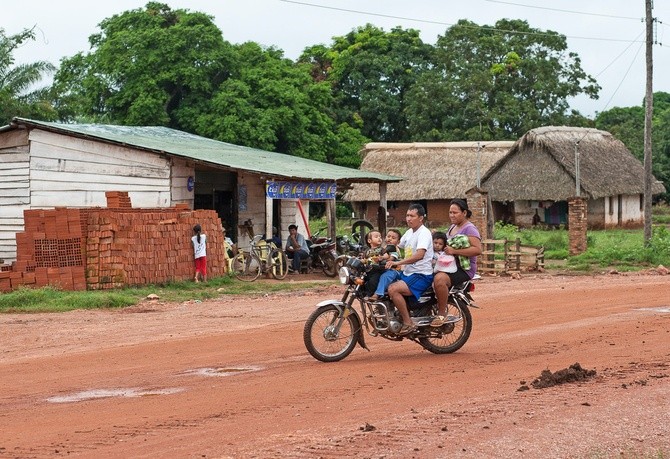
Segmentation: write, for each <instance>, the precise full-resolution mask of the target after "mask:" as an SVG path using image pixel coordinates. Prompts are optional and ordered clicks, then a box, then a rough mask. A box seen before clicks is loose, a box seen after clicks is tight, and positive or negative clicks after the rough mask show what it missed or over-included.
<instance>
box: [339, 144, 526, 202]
mask: <svg viewBox="0 0 670 459" xmlns="http://www.w3.org/2000/svg"><path fill="white" fill-rule="evenodd" d="M513 144H514V142H511V141H496V142H494V141H490V142H479V143H478V142H434V143H433V142H431V143H368V144H367V145H366V146H365V148H364V149H363V150H362V151H361V154H362V156H363V162H362V164H361V170H365V171H370V172H381V173H384V174H391V175H395V176H400V177H404V178H405V180H404V181H402V182H399V183H389V184H388V188H387V192H386V198H387V200H389V201H414V200H419V199H426V200H436V199H452V198H464V197H465V192H466V191H467V190H469V189H470V188H472V187H474V186H476V185H477V174H478V173H479V177H480V178H481V177H482V176H483V175H484V173H485V172H486V171H488V170H489V168H490V167H491V166H493V164H495V163H496V162H497V161H498V160H500V159H501V158H502V157H504V156H505V155H506V154H507V153H508V151H509V149H510V147H511V146H512V145H513ZM478 150H479V153H478ZM478 163H479V167H478ZM344 200H345V201H354V202H360V201H377V200H379V186H378V185H375V184H365V183H360V184H359V183H356V184H354V185H353V186H352V189H351V190H349V191H348V192H347V193H346V194H345V196H344Z"/></svg>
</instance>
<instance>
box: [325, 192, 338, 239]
mask: <svg viewBox="0 0 670 459" xmlns="http://www.w3.org/2000/svg"><path fill="white" fill-rule="evenodd" d="M336 217H337V212H336V210H335V199H329V200H327V201H326V220H328V237H329V238H330V239H331V240H332V241H334V240H335V239H336V238H337V227H336V226H337V221H336V220H337V218H336Z"/></svg>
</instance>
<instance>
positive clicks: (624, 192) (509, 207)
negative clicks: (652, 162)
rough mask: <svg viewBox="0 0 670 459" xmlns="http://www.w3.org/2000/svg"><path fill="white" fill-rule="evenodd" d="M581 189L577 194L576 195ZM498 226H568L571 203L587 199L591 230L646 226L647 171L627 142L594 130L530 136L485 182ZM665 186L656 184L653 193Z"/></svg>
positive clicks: (550, 130) (553, 129)
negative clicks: (572, 199)
mask: <svg viewBox="0 0 670 459" xmlns="http://www.w3.org/2000/svg"><path fill="white" fill-rule="evenodd" d="M577 183H579V184H580V185H579V194H578V193H577ZM482 188H483V189H485V190H486V191H488V193H489V197H490V199H491V201H492V203H493V214H494V218H495V219H496V220H506V221H509V222H512V223H515V224H516V225H519V226H531V225H532V224H533V223H534V221H533V220H534V219H535V223H541V224H547V225H561V224H565V223H567V212H568V204H567V200H568V198H570V197H573V196H578V195H579V196H581V197H582V198H585V199H587V209H588V210H587V212H588V226H589V228H612V227H626V228H632V227H640V226H642V225H643V224H644V205H643V204H644V201H643V193H644V168H643V165H642V163H641V162H640V161H639V160H638V159H637V158H635V157H634V156H633V155H632V154H631V153H630V151H629V150H628V149H627V148H626V146H625V145H624V144H623V142H621V141H619V140H617V139H616V138H615V137H614V136H613V135H611V134H610V133H608V132H605V131H600V130H597V129H592V128H578V127H566V126H546V127H541V128H537V129H533V130H530V131H528V132H527V133H526V134H524V136H523V137H521V138H520V139H519V140H518V141H517V142H515V143H514V145H513V146H512V147H511V149H510V151H509V154H507V155H505V156H504V157H502V158H500V160H499V161H498V162H497V163H496V164H494V165H493V166H492V167H491V168H490V169H488V170H487V171H486V173H485V174H484V175H483V177H482ZM664 190H665V188H664V186H663V185H662V184H661V183H660V182H658V181H656V180H655V179H654V182H653V184H652V193H653V194H657V193H662V192H663V191H664Z"/></svg>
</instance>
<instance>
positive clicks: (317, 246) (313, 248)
mask: <svg viewBox="0 0 670 459" xmlns="http://www.w3.org/2000/svg"><path fill="white" fill-rule="evenodd" d="M324 229H325V228H322V229H320V230H318V231H317V232H316V233H314V234H313V235H312V237H311V238H310V239H309V240H308V241H307V246H308V247H309V259H310V269H321V270H323V273H324V274H325V275H326V276H328V277H335V276H337V264H336V259H337V251H336V250H335V242H333V241H332V240H331V239H330V238H328V237H325V236H320V233H321V231H323V230H324Z"/></svg>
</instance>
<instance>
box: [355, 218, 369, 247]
mask: <svg viewBox="0 0 670 459" xmlns="http://www.w3.org/2000/svg"><path fill="white" fill-rule="evenodd" d="M373 229H374V226H373V225H372V223H370V222H369V221H367V220H356V221H355V222H354V224H353V225H351V236H352V239H353V240H354V242H356V243H357V244H363V243H365V235H366V234H368V233H369V232H370V231H372V230H373Z"/></svg>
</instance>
